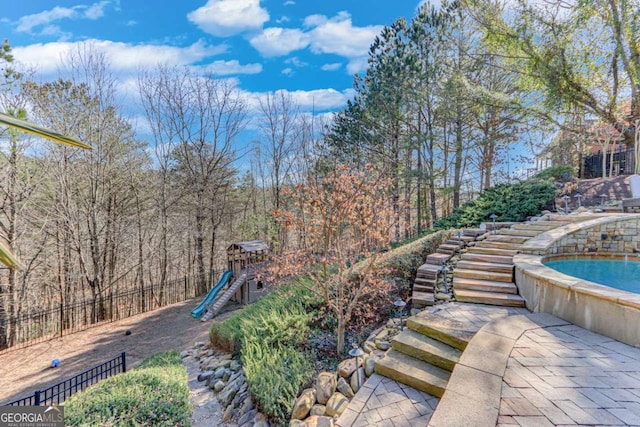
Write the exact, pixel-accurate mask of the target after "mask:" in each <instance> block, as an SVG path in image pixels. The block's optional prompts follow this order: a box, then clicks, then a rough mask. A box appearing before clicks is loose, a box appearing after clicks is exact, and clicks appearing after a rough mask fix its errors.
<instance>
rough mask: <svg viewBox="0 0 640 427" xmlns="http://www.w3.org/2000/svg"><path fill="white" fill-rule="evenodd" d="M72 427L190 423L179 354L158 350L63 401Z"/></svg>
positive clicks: (183, 373)
mask: <svg viewBox="0 0 640 427" xmlns="http://www.w3.org/2000/svg"><path fill="white" fill-rule="evenodd" d="M64 415H65V425H70V426H97V425H100V426H158V425H166V426H188V425H191V408H190V406H189V385H188V377H187V372H186V370H185V368H184V366H183V365H182V360H181V358H180V355H179V354H178V353H177V352H175V351H172V352H168V353H159V354H156V355H154V356H151V357H150V358H148V359H146V360H145V361H144V362H143V363H142V364H141V365H140V366H139V367H137V368H135V369H133V370H131V371H129V372H126V373H124V374H120V375H117V376H115V377H111V378H107V379H105V380H103V381H101V382H99V383H97V384H95V385H94V386H91V387H89V388H88V389H87V390H85V391H84V392H81V393H78V394H75V395H73V396H71V397H70V398H69V399H67V400H66V401H65V403H64Z"/></svg>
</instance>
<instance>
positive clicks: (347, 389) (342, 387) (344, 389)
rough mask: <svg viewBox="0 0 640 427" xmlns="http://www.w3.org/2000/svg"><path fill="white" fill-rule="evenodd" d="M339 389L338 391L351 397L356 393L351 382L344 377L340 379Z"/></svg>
mask: <svg viewBox="0 0 640 427" xmlns="http://www.w3.org/2000/svg"><path fill="white" fill-rule="evenodd" d="M337 389H338V391H339V392H340V393H342V394H344V395H345V396H347V397H348V398H349V399H351V398H352V397H353V396H354V395H355V393H354V392H353V390H352V389H351V386H350V385H349V383H347V381H346V380H345V379H344V378H342V377H340V378H339V379H338V387H337Z"/></svg>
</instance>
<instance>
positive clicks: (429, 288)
mask: <svg viewBox="0 0 640 427" xmlns="http://www.w3.org/2000/svg"><path fill="white" fill-rule="evenodd" d="M433 289H434V286H429V285H421V284H419V283H414V284H413V292H414V293H415V292H424V293H431V294H433Z"/></svg>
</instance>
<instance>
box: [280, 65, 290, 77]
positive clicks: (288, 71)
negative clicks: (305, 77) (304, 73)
mask: <svg viewBox="0 0 640 427" xmlns="http://www.w3.org/2000/svg"><path fill="white" fill-rule="evenodd" d="M280 72H281V73H282V74H284V75H285V76H287V77H291V76H292V75H293V68H291V67H287V68H285V69H284V70H282V71H280Z"/></svg>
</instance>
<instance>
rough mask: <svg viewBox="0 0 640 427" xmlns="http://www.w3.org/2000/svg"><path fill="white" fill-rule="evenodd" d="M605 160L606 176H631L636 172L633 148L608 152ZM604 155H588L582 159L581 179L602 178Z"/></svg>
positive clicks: (600, 153)
mask: <svg viewBox="0 0 640 427" xmlns="http://www.w3.org/2000/svg"><path fill="white" fill-rule="evenodd" d="M606 156H607V157H606V159H605V172H606V176H618V175H631V174H633V173H634V170H635V156H634V149H633V147H627V148H621V149H618V150H615V151H614V152H611V151H609V152H607V155H606ZM602 157H603V153H602V152H599V153H595V154H587V155H586V156H584V158H582V159H580V173H579V175H578V176H579V177H580V178H583V179H590V178H602V166H603V165H602V160H603V159H602Z"/></svg>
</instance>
